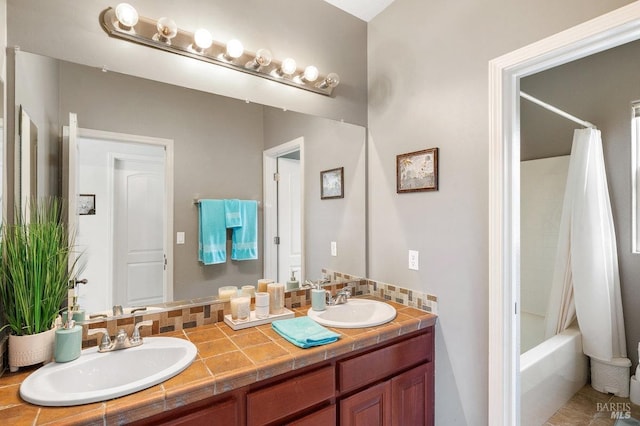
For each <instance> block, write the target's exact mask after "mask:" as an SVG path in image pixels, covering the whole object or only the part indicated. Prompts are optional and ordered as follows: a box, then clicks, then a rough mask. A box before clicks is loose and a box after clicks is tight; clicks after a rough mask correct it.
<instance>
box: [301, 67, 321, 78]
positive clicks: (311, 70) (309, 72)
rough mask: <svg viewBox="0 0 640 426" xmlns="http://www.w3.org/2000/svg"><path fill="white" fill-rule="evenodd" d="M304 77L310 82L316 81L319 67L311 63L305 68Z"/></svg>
mask: <svg viewBox="0 0 640 426" xmlns="http://www.w3.org/2000/svg"><path fill="white" fill-rule="evenodd" d="M302 78H303V79H304V80H306V81H309V82H312V81H316V80H317V79H318V68H316V67H314V66H313V65H309V66H308V67H306V68H305V69H304V73H303V74H302Z"/></svg>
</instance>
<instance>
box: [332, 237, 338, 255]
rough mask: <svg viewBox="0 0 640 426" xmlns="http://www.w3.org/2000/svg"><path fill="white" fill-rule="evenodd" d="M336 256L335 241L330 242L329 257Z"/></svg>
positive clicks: (336, 244)
mask: <svg viewBox="0 0 640 426" xmlns="http://www.w3.org/2000/svg"><path fill="white" fill-rule="evenodd" d="M337 255H338V243H336V242H335V241H331V256H337Z"/></svg>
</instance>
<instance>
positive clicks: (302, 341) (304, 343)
mask: <svg viewBox="0 0 640 426" xmlns="http://www.w3.org/2000/svg"><path fill="white" fill-rule="evenodd" d="M271 327H272V328H273V329H274V330H275V331H276V332H277V333H278V334H280V335H281V336H282V337H284V338H285V339H287V340H288V341H289V342H291V343H293V344H294V345H296V346H300V347H301V348H305V349H306V348H310V347H312V346H320V345H326V344H327V343H333V342H335V341H336V340H338V338H340V335H339V334H338V333H334V332H333V331H331V330H328V329H326V328H324V327H323V326H321V325H320V324H318V323H317V322H315V321H314V320H312V319H311V318H309V317H298V318H291V319H286V320H277V321H273V322H272V323H271Z"/></svg>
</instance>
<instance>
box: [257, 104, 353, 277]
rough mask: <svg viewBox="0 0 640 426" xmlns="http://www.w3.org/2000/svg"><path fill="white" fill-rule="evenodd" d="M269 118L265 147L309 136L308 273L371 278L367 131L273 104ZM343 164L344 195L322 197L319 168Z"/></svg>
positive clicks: (307, 175)
mask: <svg viewBox="0 0 640 426" xmlns="http://www.w3.org/2000/svg"><path fill="white" fill-rule="evenodd" d="M264 122H265V132H264V136H265V149H267V148H271V147H274V146H277V145H280V144H282V143H285V142H288V141H291V140H293V139H295V138H297V137H300V136H303V137H304V141H305V153H304V155H305V158H304V162H305V163H304V167H305V182H304V185H305V187H304V190H305V200H304V203H305V206H304V213H305V229H304V237H305V247H306V249H307V250H306V253H305V262H306V268H307V269H306V271H307V272H306V273H307V276H308V277H309V278H310V279H313V280H317V279H318V278H320V272H321V270H322V268H329V269H331V270H334V271H340V272H346V273H349V274H353V275H356V276H361V277H364V276H366V204H365V203H366V189H365V188H366V182H365V179H366V176H365V162H366V161H365V160H366V154H365V152H366V142H365V138H366V134H365V129H364V128H363V127H360V126H354V125H352V124H347V123H341V122H339V121H332V120H328V119H322V118H317V117H310V116H307V115H303V114H298V113H292V112H283V111H281V110H276V109H274V108H266V109H265V120H264ZM338 167H344V198H339V199H329V200H321V199H320V172H321V171H322V170H329V169H335V168H338ZM331 241H335V242H336V243H337V248H338V250H337V252H338V255H337V256H335V257H334V256H331V254H330V247H331V246H330V244H331Z"/></svg>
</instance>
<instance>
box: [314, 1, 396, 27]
mask: <svg viewBox="0 0 640 426" xmlns="http://www.w3.org/2000/svg"><path fill="white" fill-rule="evenodd" d="M324 1H326V2H327V3H330V4H332V5H334V6H336V7H339V8H340V9H342V10H344V11H345V12H348V13H350V14H352V15H353V16H356V17H358V18H360V19H362V20H363V21H366V22H369V21H371V20H372V19H373V18H375V16H376V15H377V14H378V13H380V12H382V11H383V10H384V9H386V8H387V6H389V5H390V4H391V3H393V0H324Z"/></svg>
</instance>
